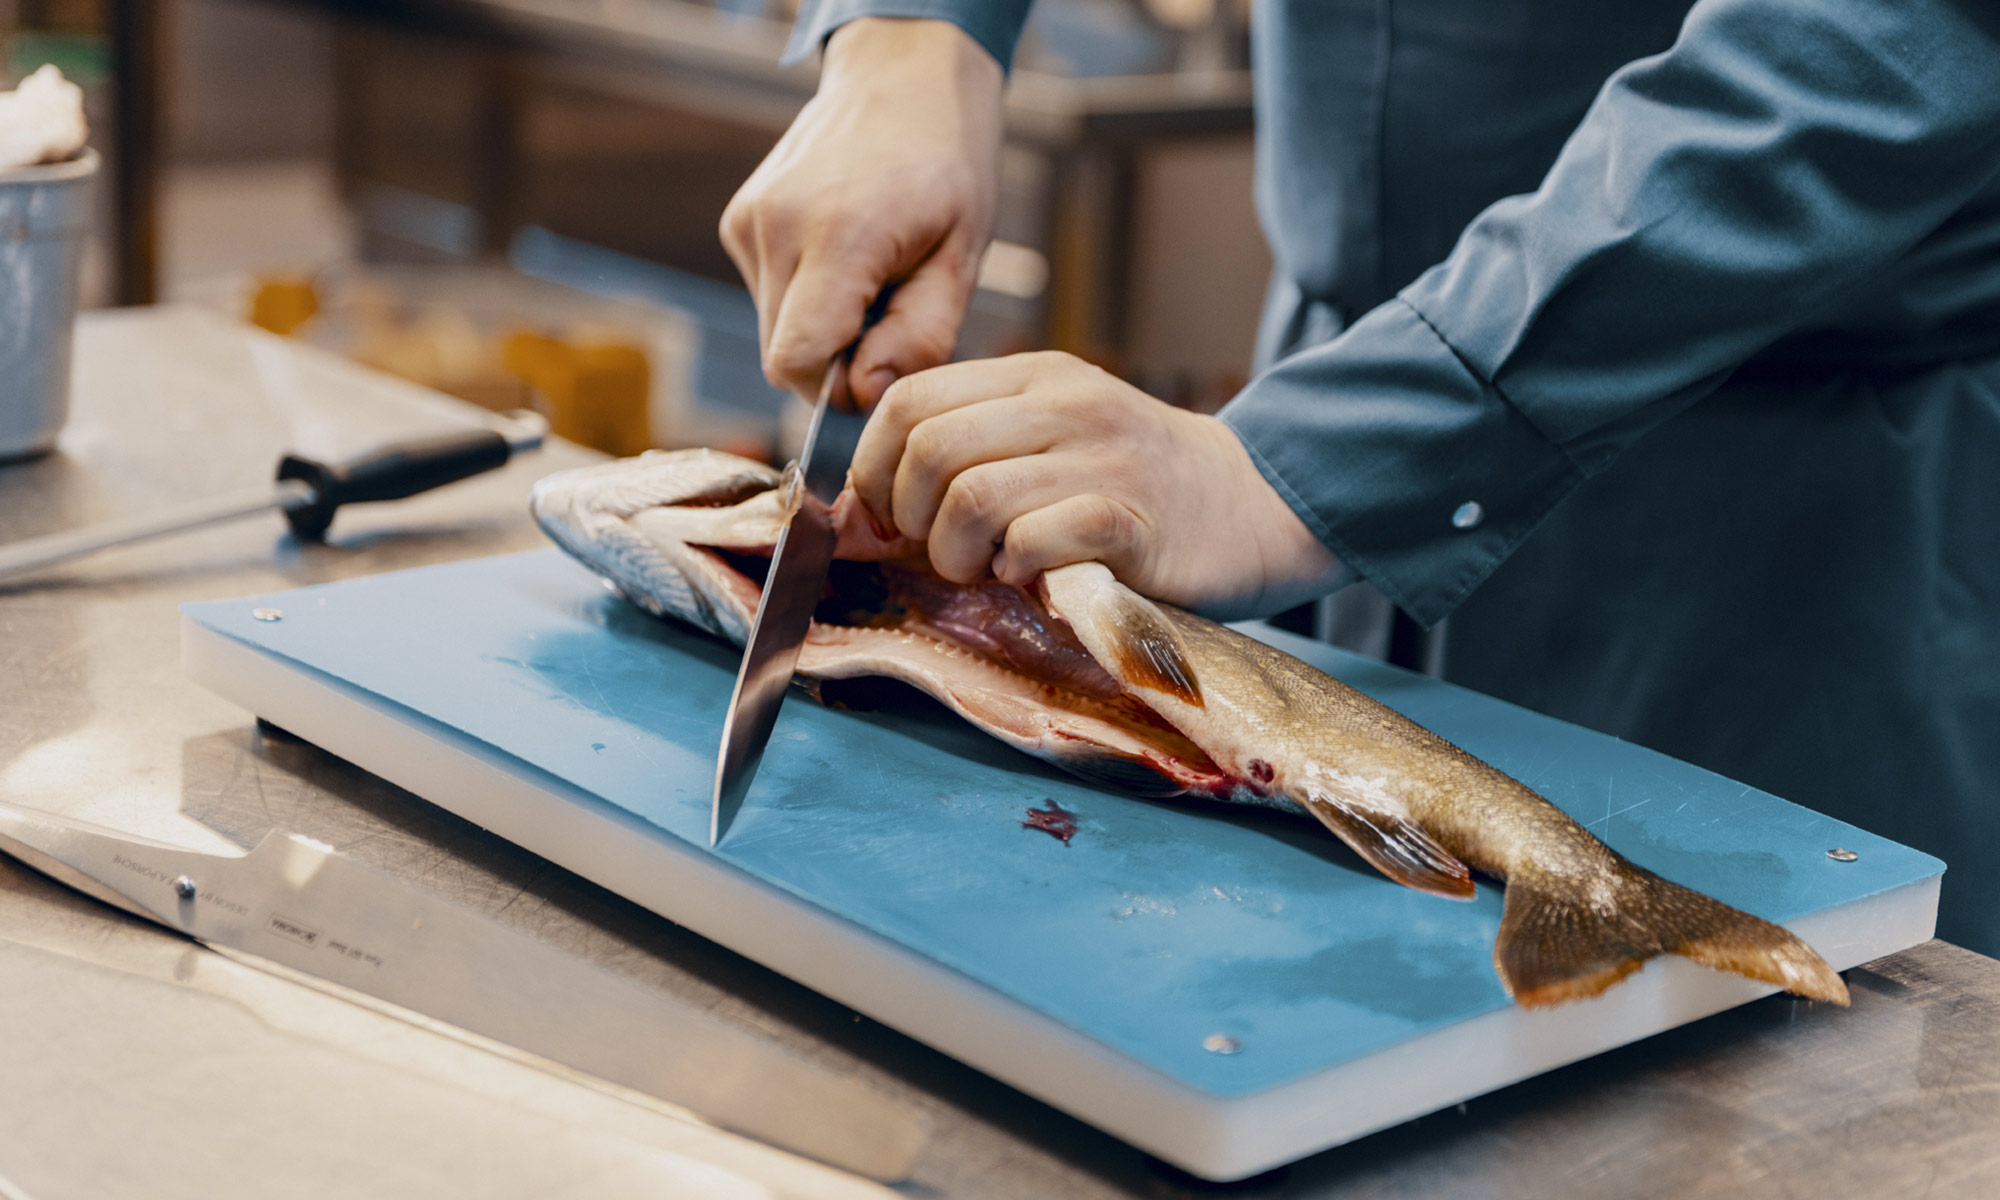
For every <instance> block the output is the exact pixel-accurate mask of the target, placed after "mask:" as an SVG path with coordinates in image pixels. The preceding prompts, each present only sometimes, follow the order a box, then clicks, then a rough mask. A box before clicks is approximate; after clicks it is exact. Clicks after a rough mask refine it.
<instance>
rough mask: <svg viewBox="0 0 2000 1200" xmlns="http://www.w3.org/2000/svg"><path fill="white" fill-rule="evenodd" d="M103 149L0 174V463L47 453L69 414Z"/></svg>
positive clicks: (3, 170)
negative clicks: (93, 191) (80, 294)
mask: <svg viewBox="0 0 2000 1200" xmlns="http://www.w3.org/2000/svg"><path fill="white" fill-rule="evenodd" d="M97 161H98V160H97V151H95V150H89V149H86V150H85V151H84V152H83V154H82V155H81V156H79V157H77V158H73V159H70V160H69V161H68V162H59V163H49V164H47V165H45V166H39V167H8V168H4V169H0V461H4V460H6V459H10V458H21V457H25V456H28V455H33V454H43V453H46V452H47V451H48V450H49V448H50V447H52V446H54V445H55V441H56V433H57V432H58V431H59V430H61V429H62V424H63V420H64V418H65V417H67V416H68V415H69V354H70V334H71V330H72V328H73V327H74V326H75V324H76V298H77V286H78V276H79V274H80V270H81V267H80V264H81V260H82V257H83V239H84V234H85V232H86V231H87V230H88V229H89V227H90V187H91V180H92V179H94V178H95V177H96V175H97Z"/></svg>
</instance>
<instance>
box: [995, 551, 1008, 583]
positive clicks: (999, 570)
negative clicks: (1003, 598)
mask: <svg viewBox="0 0 2000 1200" xmlns="http://www.w3.org/2000/svg"><path fill="white" fill-rule="evenodd" d="M993 578H995V579H1005V578H1007V552H1006V551H1005V550H1002V551H1001V552H1000V553H998V554H996V555H994V556H993Z"/></svg>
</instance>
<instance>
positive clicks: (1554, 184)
mask: <svg viewBox="0 0 2000 1200" xmlns="http://www.w3.org/2000/svg"><path fill="white" fill-rule="evenodd" d="M1280 170H1282V165H1280ZM1996 171H2000V8H1996V7H1995V6H1993V5H1992V4H1991V3H1990V0H1701V3H1698V4H1696V5H1695V7H1694V8H1693V10H1692V11H1691V12H1690V13H1689V16H1688V20H1687V22H1686V24H1685V26H1684V27H1683V29H1682V31H1681V36H1680V38H1679V39H1678V40H1677V41H1676V43H1675V45H1674V46H1673V48H1672V49H1671V50H1669V51H1668V52H1666V53H1665V54H1662V55H1659V56H1656V57H1653V58H1649V59H1644V60H1641V61H1639V62H1636V63H1633V64H1631V65H1630V66H1628V67H1626V68H1624V69H1623V70H1621V71H1619V72H1618V73H1617V74H1615V75H1614V76H1612V77H1611V79H1610V80H1608V81H1607V82H1606V84H1605V86H1604V88H1603V89H1602V90H1601V91H1600V93H1599V94H1598V97H1597V99H1596V101H1595V102H1594V103H1593V105H1592V106H1591V109H1590V111H1589V113H1588V115H1587V116H1586V117H1585V118H1584V120H1583V122H1582V123H1581V124H1580V125H1579V126H1578V128H1577V130H1576V131H1575V133H1574V134H1573V135H1572V136H1571V138H1570V140H1569V142H1568V144H1567V145H1566V146H1565V147H1564V149H1563V151H1562V153H1561V154H1560V155H1559V156H1558V158H1557V161H1556V163H1555V165H1554V166H1553V167H1552V168H1551V170H1550V172H1549V174H1548V176H1547V177H1546V178H1545V179H1544V181H1543V183H1542V186H1541V187H1540V188H1539V189H1538V190H1537V191H1535V192H1534V193H1532V194H1530V195H1524V196H1516V197H1511V198H1509V199H1506V200H1503V201H1500V202H1499V203H1497V204H1495V205H1493V206H1492V207H1491V208H1489V209H1487V210H1486V211H1485V212H1484V213H1482V214H1481V215H1480V216H1479V217H1478V218H1477V219H1476V220H1475V221H1474V222H1473V223H1472V224H1471V225H1469V226H1468V227H1467V229H1466V231H1465V232H1464V234H1463V235H1462V236H1461V237H1460V239H1459V242H1458V244H1457V246H1456V247H1455V248H1454V249H1453V251H1452V253H1451V255H1450V257H1449V258H1447V259H1446V261H1445V262H1443V263H1441V264H1439V265H1438V266H1436V267H1433V268H1432V269H1431V270H1429V271H1427V272H1426V273H1425V274H1423V275H1422V276H1421V277H1419V278H1418V279H1417V280H1416V281H1415V282H1414V283H1412V284H1411V285H1410V286H1409V287H1407V288H1405V289H1404V290H1403V291H1402V292H1401V293H1400V294H1399V295H1398V296H1397V297H1396V298H1395V299H1393V300H1391V301H1389V302H1388V303H1386V304H1384V305H1383V306H1382V307H1380V308H1378V309H1376V310H1374V311H1373V312H1370V313H1368V314H1366V315H1365V316H1364V317H1363V318H1362V319H1360V320H1359V321H1357V322H1355V323H1354V325H1353V326H1352V327H1350V328H1349V329H1348V330H1347V331H1346V332H1344V333H1343V334H1341V335H1340V336H1339V337H1337V338H1335V339H1333V340H1332V341H1330V342H1327V343H1324V344H1322V345H1320V346H1317V347H1314V348H1311V349H1308V350H1305V351H1303V352H1300V353H1298V354H1295V355H1293V356H1292V357H1290V358H1287V359H1284V360H1282V361H1280V362H1278V363H1277V364H1275V365H1273V366H1272V367H1271V368H1270V369H1269V370H1268V371H1266V372H1265V373H1264V374H1263V375H1261V376H1259V377H1258V378H1257V379H1256V380H1255V381H1253V382H1252V384H1251V385H1250V386H1249V387H1248V388H1247V389H1245V391H1244V392H1243V393H1242V394H1241V395H1239V396H1238V397H1237V398H1236V399H1235V400H1234V401H1232V402H1231V403H1230V405H1229V406H1227V407H1226V408H1225V409H1224V410H1223V413H1222V415H1223V419H1224V420H1225V421H1227V422H1228V423H1229V425H1230V426H1231V427H1232V428H1233V429H1234V430H1235V431H1236V433H1237V434H1238V436H1239V437H1240V438H1241V439H1242V440H1243V442H1244V444H1245V445H1246V446H1247V447H1248V448H1249V450H1250V452H1251V455H1252V457H1253V458H1254V459H1255V460H1256V461H1257V463H1258V465H1259V468H1260V469H1261V470H1262V471H1263V473H1264V475H1265V477H1266V478H1267V479H1268V480H1269V481H1270V482H1271V484H1272V486H1274V487H1275V488H1277V489H1278V491H1279V492H1280V494H1282V495H1283V496H1284V497H1285V498H1286V499H1287V501H1288V502H1289V503H1290V504H1291V505H1292V506H1293V508H1294V509H1295V510H1297V511H1298V513H1299V515H1300V516H1301V517H1302V518H1303V519H1304V520H1305V521H1306V522H1307V524H1308V525H1309V526H1310V527H1312V528H1313V529H1314V530H1315V531H1316V532H1317V533H1318V534H1319V535H1320V537H1321V538H1322V539H1323V540H1324V541H1325V542H1326V543H1327V545H1328V546H1329V547H1330V548H1331V549H1332V550H1333V551H1334V552H1335V553H1336V554H1339V555H1340V556H1341V557H1342V558H1343V560H1345V561H1346V562H1347V563H1348V564H1349V565H1350V566H1352V567H1353V568H1354V569H1355V570H1356V571H1358V572H1360V573H1361V574H1362V575H1364V576H1365V577H1367V578H1368V579H1369V580H1370V581H1371V582H1373V583H1374V584H1376V585H1377V586H1378V587H1380V588H1381V589H1382V591H1383V592H1384V593H1385V594H1386V595H1388V596H1389V597H1390V599H1391V600H1393V601H1394V602H1395V603H1396V604H1397V605H1398V606H1399V607H1401V608H1403V609H1404V610H1405V611H1406V612H1408V613H1409V614H1410V615H1411V616H1413V617H1414V618H1416V619H1417V620H1418V621H1420V622H1422V623H1424V624H1426V625H1429V624H1433V623H1435V622H1437V621H1438V620H1441V619H1442V618H1443V617H1444V616H1445V615H1446V614H1448V613H1449V612H1450V611H1451V609H1452V608H1453V607H1454V606H1456V605H1457V604H1458V603H1459V601H1461V600H1462V599H1464V597H1465V596H1466V595H1467V594H1468V593H1469V592H1470V591H1471V590H1472V589H1473V588H1475V587H1476V586H1478V584H1479V583H1480V582H1481V581H1482V580H1484V579H1485V578H1486V576H1487V575H1488V574H1490V573H1491V572H1492V570H1493V569H1494V568H1495V567H1497V566H1498V565H1499V564H1500V562H1502V561H1503V560H1504V559H1505V558H1506V557H1507V555H1508V554H1509V553H1511V552H1512V551H1513V549H1514V548H1515V547H1516V546H1518V545H1519V544H1520V542H1521V541H1522V540H1523V539H1524V538H1526V537H1527V536H1528V535H1529V533H1531V532H1532V531H1533V529H1534V528H1535V526H1536V525H1537V524H1538V523H1539V522H1540V521H1541V520H1542V518H1543V517H1544V516H1546V515H1547V514H1548V513H1549V512H1550V510H1552V509H1553V508H1554V507H1555V506H1556V504H1558V503H1559V502H1560V501H1561V500H1562V498H1563V497H1564V496H1565V495H1566V494H1567V493H1568V492H1569V491H1570V490H1571V489H1573V488H1574V487H1575V486H1576V485H1577V484H1578V483H1580V482H1581V481H1582V480H1583V479H1585V478H1586V477H1588V476H1590V475H1593V474H1596V473H1597V472H1599V471H1602V470H1604V469H1606V468H1607V467H1609V466H1610V465H1611V464H1612V462H1613V461H1615V459H1616V458H1617V456H1618V454H1619V453H1620V452H1621V451H1622V450H1623V449H1625V448H1626V447H1628V446H1630V445H1631V444H1632V443H1633V442H1634V441H1636V440H1637V439H1638V438H1639V437H1641V436H1642V435H1643V434H1644V433H1645V432H1646V431H1647V430H1649V429H1651V428H1653V427H1654V426H1656V425H1658V424H1659V423H1660V422H1661V421H1664V420H1666V419H1668V418H1669V417H1671V416H1673V415H1674V414H1675V413H1678V412H1680V411H1682V410H1683V409H1685V408H1686V407H1687V406H1688V405H1690V404H1692V403H1694V402H1695V401H1696V400H1698V399H1700V398H1701V397H1703V396H1705V395H1707V394H1708V393H1709V392H1711V391H1713V390H1714V389H1715V387H1716V386H1718V385H1719V384H1720V383H1721V382H1722V381H1723V380H1724V379H1726V378H1727V377H1728V375H1729V373H1730V372H1731V371H1733V370H1734V369H1735V368H1736V367H1738V366H1740V365H1741V364H1742V363H1743V362H1745V361H1746V360H1748V359H1749V358H1751V357H1752V356H1754V355H1756V354H1757V353H1758V352H1759V351H1761V350H1763V349H1764V348H1765V347H1768V346H1769V345H1771V344H1772V343H1773V342H1775V341H1777V340H1778V339H1780V338H1782V337H1784V336H1785V335H1787V334H1789V333H1792V332H1794V331H1796V330H1798V329H1800V328H1801V327H1802V326H1804V325H1806V324H1807V323H1809V322H1810V321H1811V320H1812V318H1813V317H1814V316H1815V315H1817V314H1820V313H1822V312H1824V311H1826V310H1827V309H1828V308H1829V307H1831V306H1833V305H1834V304H1836V303H1837V302H1839V301H1840V300H1841V299H1843V297H1845V296H1847V295H1849V294H1851V293H1852V291H1853V290H1854V289H1855V288H1857V287H1859V286H1862V285H1864V284H1865V282H1866V281H1867V280H1868V279H1869V278H1870V277H1871V275H1873V274H1876V273H1879V272H1881V271H1882V270H1883V268H1884V267H1886V266H1887V265H1889V264H1891V263H1893V262H1894V261H1895V260H1896V259H1897V258H1898V257H1900V256H1902V255H1904V254H1906V253H1907V252H1908V251H1909V250H1910V248H1911V247H1912V246H1914V245H1915V244H1916V243H1917V242H1919V241H1920V240H1921V239H1922V238H1923V237H1925V236H1926V235H1927V234H1929V233H1930V232H1931V231H1933V230H1935V229H1936V228H1937V227H1938V226H1939V225H1941V224H1942V223H1943V222H1944V221H1945V220H1946V219H1947V218H1949V217H1950V216H1951V215H1952V214H1953V213H1954V212H1956V211H1957V210H1959V209H1960V208H1961V207H1963V206H1964V205H1965V203H1966V202H1967V200H1968V199H1970V198H1971V197H1972V196H1973V195H1974V194H1975V193H1976V192H1978V191H1979V189H1980V188H1982V187H1983V186H1985V185H1986V184H1987V183H1988V182H1990V181H1991V180H1992V179H1993V177H1994V176H1995V174H1996Z"/></svg>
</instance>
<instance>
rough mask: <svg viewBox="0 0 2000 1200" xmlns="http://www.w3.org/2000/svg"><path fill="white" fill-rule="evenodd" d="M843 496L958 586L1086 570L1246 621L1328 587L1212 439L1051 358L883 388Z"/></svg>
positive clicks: (1267, 492) (1313, 561)
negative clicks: (1096, 568) (1062, 569)
mask: <svg viewBox="0 0 2000 1200" xmlns="http://www.w3.org/2000/svg"><path fill="white" fill-rule="evenodd" d="M849 480H850V484H851V486H852V487H853V488H854V490H855V491H856V492H857V493H858V495H859V498H860V500H861V501H862V503H863V504H865V505H866V506H867V508H868V510H869V511H870V512H871V513H872V514H874V516H875V518H876V519H877V520H878V521H880V522H881V523H882V524H883V525H884V526H885V527H889V526H893V530H894V532H897V533H900V534H902V535H905V536H908V537H911V538H916V539H918V540H922V541H927V542H928V543H929V550H930V558H931V565H932V566H933V567H935V568H936V569H937V572H938V574H940V575H943V576H944V577H945V578H947V579H951V580H955V581H957V582H961V583H970V582H972V581H974V580H977V579H980V578H983V577H984V576H985V575H986V573H987V572H988V570H989V569H990V570H991V571H992V573H993V574H994V575H995V576H998V577H999V578H1000V579H1003V580H1005V581H1007V582H1008V583H1012V584H1016V585H1018V586H1021V587H1027V586H1029V585H1030V584H1032V583H1033V582H1034V580H1035V578H1036V577H1037V576H1038V575H1040V574H1041V573H1042V572H1043V571H1044V570H1047V569H1049V568H1052V567H1058V566H1063V565H1065V564H1068V563H1073V562H1101V563H1103V564H1104V565H1105V566H1107V567H1110V568H1111V571H1112V574H1114V575H1116V576H1117V577H1118V578H1119V579H1120V580H1122V581H1123V582H1124V583H1126V584H1127V585H1129V586H1130V587H1133V588H1135V589H1137V590H1138V591H1140V592H1142V593H1144V594H1145V595H1148V596H1151V597H1153V598H1155V599H1158V600H1165V601H1167V602H1169V603H1172V604H1177V605H1180V606H1181V607H1183V608H1194V609H1200V610H1202V611H1204V612H1207V613H1210V614H1213V615H1218V616H1247V615H1252V614H1257V613H1267V612H1275V611H1277V610H1278V609H1281V608H1284V607H1287V606H1289V605H1291V604H1296V603H1299V602H1301V601H1303V600H1306V599H1310V598H1311V597H1313V596H1315V595H1319V594H1321V593H1323V592H1325V591H1328V590H1331V589H1332V588H1333V587H1334V586H1336V585H1337V584H1338V583H1339V581H1340V579H1341V578H1342V575H1343V570H1342V568H1341V565H1340V562H1339V560H1338V559H1336V558H1335V557H1334V555H1333V553H1332V551H1330V550H1328V549H1327V548H1326V546H1325V545H1324V544H1322V543H1321V542H1320V540H1319V539H1318V538H1317V537H1315V536H1313V533H1312V531H1311V530H1310V529H1308V528H1307V527H1306V524H1305V522H1303V521H1301V520H1300V519H1299V517H1298V514H1296V513H1294V512H1293V511H1292V509H1291V506H1290V505H1288V504H1286V503H1285V501H1284V499H1283V498H1282V497H1280V496H1279V495H1278V493H1277V492H1276V491H1275V490H1273V488H1272V487H1271V485H1270V484H1269V483H1267V482H1265V480H1264V477H1263V475H1262V474H1260V473H1259V472H1258V470H1257V467H1256V464H1255V463H1253V462H1252V461H1251V459H1250V454H1249V452H1248V451H1247V450H1245V449H1244V448H1243V444H1242V443H1241V442H1240V441H1238V440H1237V438H1236V435H1235V433H1233V432H1232V431H1231V430H1230V429H1229V427H1228V426H1226V425H1224V424H1223V423H1222V422H1221V421H1219V420H1217V419H1216V418H1214V417H1207V416H1201V415H1199V414H1196V413H1191V412H1186V411H1184V410H1181V409H1177V408H1174V407H1172V406H1170V405H1167V404H1164V403H1162V402H1160V401H1158V400H1155V399H1153V398H1152V397H1151V396H1148V395H1146V394H1145V393H1144V392H1141V391H1139V390H1138V389H1137V388H1135V387H1133V386H1131V385H1130V384H1128V383H1125V382H1124V381H1122V380H1120V379H1118V378H1117V377H1115V376H1113V375H1111V374H1109V373H1107V372H1105V371H1102V370H1099V369H1098V368H1096V367H1093V366H1091V365H1089V364H1088V363H1085V362H1083V361H1081V360H1080V359H1076V358H1073V357H1071V356H1070V355H1067V354H1060V353H1055V352H1045V353H1038V354H1018V355H1014V356H1013V357H1010V358H998V359H988V360H985V361H981V362H965V363H955V364H952V365H950V366H944V367H937V368H934V369H932V370H929V371H924V372H921V373H919V374H916V375H911V376H907V377H905V378H903V379H900V380H898V381H896V383H895V384H894V385H893V386H892V387H890V389H889V390H888V392H887V393H886V394H885V395H884V396H883V398H882V402H881V404H880V405H879V406H878V407H877V408H876V409H875V412H874V414H873V416H872V417H871V418H870V420H869V422H868V426H867V428H866V429H865V430H864V431H863V433H862V435H861V442H860V445H859V447H858V448H857V449H856V451H855V454H854V465H853V468H852V470H851V473H850V476H849ZM885 532H887V529H886V528H885Z"/></svg>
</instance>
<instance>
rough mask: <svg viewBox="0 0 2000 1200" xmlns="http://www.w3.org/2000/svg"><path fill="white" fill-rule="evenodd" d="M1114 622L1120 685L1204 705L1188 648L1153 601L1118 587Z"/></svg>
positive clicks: (1116, 666)
mask: <svg viewBox="0 0 2000 1200" xmlns="http://www.w3.org/2000/svg"><path fill="white" fill-rule="evenodd" d="M1112 623H1113V628H1114V630H1115V631H1116V632H1115V635H1114V636H1115V637H1116V639H1117V644H1116V646H1115V650H1116V652H1117V656H1118V661H1117V662H1116V663H1115V664H1113V674H1115V675H1117V677H1118V681H1119V682H1120V683H1122V684H1124V685H1125V686H1126V687H1139V688H1151V689H1152V690H1154V691H1156V692H1165V693H1166V694H1167V695H1169V696H1172V697H1174V698H1175V699H1177V700H1181V701H1184V702H1186V703H1188V704H1192V705H1194V706H1195V707H1196V708H1200V707H1201V706H1202V699H1201V684H1200V683H1199V682H1198V681H1197V680H1196V679H1195V674H1194V667H1193V666H1192V665H1190V664H1189V662H1188V654H1187V648H1186V647H1184V646H1183V645H1181V639H1180V635H1179V634H1177V633H1175V632H1174V627H1173V626H1172V625H1170V624H1168V623H1167V619H1166V617H1165V615H1164V614H1162V613H1161V612H1160V610H1159V609H1158V608H1156V607H1155V606H1154V605H1153V602H1152V601H1150V600H1147V599H1146V598H1145V597H1144V596H1141V595H1139V594H1138V593H1137V592H1133V591H1130V590H1127V589H1125V588H1122V587H1121V588H1119V589H1118V595H1117V598H1116V600H1115V602H1114V604H1113V608H1112Z"/></svg>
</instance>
